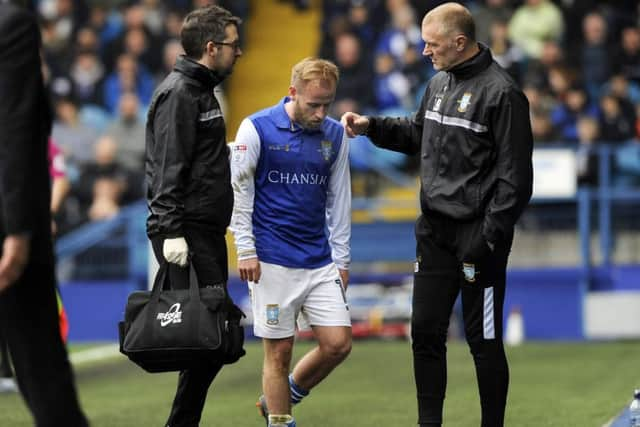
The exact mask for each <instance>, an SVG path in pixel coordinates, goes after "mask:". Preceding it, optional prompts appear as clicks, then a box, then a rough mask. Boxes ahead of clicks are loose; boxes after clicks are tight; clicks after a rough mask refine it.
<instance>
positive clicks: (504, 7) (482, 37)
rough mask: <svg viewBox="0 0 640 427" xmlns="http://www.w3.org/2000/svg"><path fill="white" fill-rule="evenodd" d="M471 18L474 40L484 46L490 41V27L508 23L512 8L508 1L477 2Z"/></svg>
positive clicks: (488, 0)
mask: <svg viewBox="0 0 640 427" xmlns="http://www.w3.org/2000/svg"><path fill="white" fill-rule="evenodd" d="M479 3H480V5H479V6H478V7H477V8H476V9H475V11H474V13H473V18H474V20H475V21H476V40H478V41H479V42H482V43H484V44H486V45H488V44H489V42H490V41H491V26H492V25H493V23H494V22H496V21H500V22H509V20H510V19H511V16H512V15H513V8H512V7H511V5H510V4H509V3H510V2H509V1H508V0H485V1H481V2H479Z"/></svg>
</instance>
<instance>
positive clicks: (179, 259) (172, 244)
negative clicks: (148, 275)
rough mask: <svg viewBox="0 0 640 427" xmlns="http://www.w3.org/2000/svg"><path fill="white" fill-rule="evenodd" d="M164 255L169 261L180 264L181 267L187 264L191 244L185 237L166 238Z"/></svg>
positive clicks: (163, 246) (163, 248) (163, 249)
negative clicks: (189, 244)
mask: <svg viewBox="0 0 640 427" xmlns="http://www.w3.org/2000/svg"><path fill="white" fill-rule="evenodd" d="M162 255H164V259H166V260H167V262H170V263H172V264H178V265H179V266H180V267H184V266H186V265H187V257H188V255H189V246H188V245H187V241H186V240H184V237H176V238H175V239H165V240H164V244H163V245H162Z"/></svg>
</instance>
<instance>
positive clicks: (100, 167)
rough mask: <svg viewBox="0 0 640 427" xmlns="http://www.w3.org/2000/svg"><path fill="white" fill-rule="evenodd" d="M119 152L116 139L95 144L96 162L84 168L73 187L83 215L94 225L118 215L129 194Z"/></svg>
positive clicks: (102, 139)
mask: <svg viewBox="0 0 640 427" xmlns="http://www.w3.org/2000/svg"><path fill="white" fill-rule="evenodd" d="M117 149H118V147H117V145H116V143H115V141H114V140H113V138H111V137H108V136H103V137H101V138H100V139H99V140H98V142H97V143H96V147H95V160H94V161H93V162H91V163H88V164H86V165H85V166H84V167H83V168H82V170H81V172H80V179H78V181H77V182H76V183H75V185H74V187H73V194H74V195H75V196H76V197H77V199H78V201H79V202H80V206H81V210H82V212H86V214H87V218H88V219H89V220H91V221H99V220H104V219H108V218H111V217H113V216H114V215H116V214H117V213H118V211H119V210H120V204H121V202H122V200H123V198H124V196H125V193H126V191H127V183H128V182H129V179H128V174H127V171H126V170H125V169H124V168H123V167H122V166H120V165H119V164H118V162H117V161H116V152H117Z"/></svg>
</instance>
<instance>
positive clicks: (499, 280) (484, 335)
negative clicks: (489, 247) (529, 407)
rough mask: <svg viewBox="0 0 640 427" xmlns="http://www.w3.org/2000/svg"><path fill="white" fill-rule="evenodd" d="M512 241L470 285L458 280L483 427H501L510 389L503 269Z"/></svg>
mask: <svg viewBox="0 0 640 427" xmlns="http://www.w3.org/2000/svg"><path fill="white" fill-rule="evenodd" d="M510 247H511V239H509V240H508V241H506V242H499V243H497V244H496V246H495V248H494V251H493V253H490V254H488V255H487V256H486V257H485V258H484V259H482V260H481V261H480V262H479V263H477V264H476V265H475V266H474V269H475V270H476V275H475V278H474V280H473V281H469V280H468V279H465V278H464V275H462V276H461V279H460V280H461V281H462V284H461V288H462V309H463V314H464V324H465V335H466V337H467V342H468V344H469V348H470V350H471V354H472V355H473V360H474V363H475V366H476V376H477V379H478V389H479V392H480V406H481V409H482V424H481V425H482V426H483V427H489V426H491V427H500V426H502V425H503V424H504V412H505V406H506V400H507V391H508V387H509V367H508V364H507V358H506V355H505V352H504V345H503V341H502V332H503V321H502V319H503V306H504V296H505V281H506V267H507V258H508V254H509V250H510Z"/></svg>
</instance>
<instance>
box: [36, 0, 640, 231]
mask: <svg viewBox="0 0 640 427" xmlns="http://www.w3.org/2000/svg"><path fill="white" fill-rule="evenodd" d="M210 3H218V4H221V5H222V6H224V7H226V8H228V9H229V10H231V11H232V12H233V13H234V14H235V15H237V16H240V17H243V18H245V19H246V18H247V17H248V14H249V12H250V11H249V4H250V1H249V0H218V1H215V0H138V1H132V0H111V1H106V0H73V1H72V0H39V1H38V7H37V8H38V13H39V15H40V19H41V26H42V35H43V43H44V49H43V57H44V60H45V63H46V66H47V67H46V70H45V71H46V74H47V76H48V80H49V84H50V87H51V92H52V94H53V102H54V106H55V112H56V120H55V124H54V128H53V133H52V138H53V141H54V142H55V143H56V144H57V145H58V146H59V147H60V148H61V150H62V152H63V153H64V154H65V155H66V163H67V175H68V177H69V181H70V182H71V191H70V195H69V197H68V198H67V200H66V202H65V208H64V209H61V212H60V213H59V214H58V216H59V217H58V223H59V228H62V230H61V231H62V232H64V231H65V230H67V229H69V228H70V227H74V226H76V225H78V224H81V223H83V222H85V221H87V220H99V219H104V218H109V217H111V216H112V215H114V214H115V213H117V211H118V209H119V208H120V206H122V205H123V204H126V203H128V202H130V201H133V200H137V199H139V198H140V197H141V196H142V195H143V170H144V169H143V156H144V129H145V113H146V109H147V107H148V103H149V100H150V98H151V95H152V92H153V89H154V87H155V85H156V84H157V82H158V81H159V80H160V79H162V78H163V77H164V76H165V75H166V74H167V73H168V72H169V71H170V69H171V68H172V66H173V63H174V61H175V58H176V56H177V55H179V54H180V53H181V52H182V49H181V46H180V43H179V41H178V31H179V28H180V24H181V22H182V19H183V17H184V15H185V14H186V13H187V12H188V11H189V10H191V9H193V8H195V7H199V6H202V5H205V4H210ZM291 3H293V4H294V5H295V6H296V7H297V8H299V9H300V10H301V13H304V10H305V9H306V8H308V7H309V5H310V4H311V3H312V2H310V1H302V0H296V1H291ZM441 3H444V1H430V0H325V1H323V2H322V9H323V19H322V24H321V29H320V31H321V34H322V40H321V44H320V46H319V47H318V56H321V57H323V58H327V59H331V60H333V61H334V62H335V63H336V64H337V65H338V66H339V68H340V72H341V79H340V83H339V86H338V90H337V94H336V102H335V103H334V106H333V112H332V115H333V116H334V117H339V116H340V115H341V114H342V113H343V112H344V111H359V112H364V113H373V112H376V113H382V114H384V115H407V114H410V113H411V112H412V111H414V109H415V108H416V105H417V103H418V102H419V100H420V98H421V96H422V93H423V90H424V87H425V85H426V83H427V82H428V80H429V78H430V77H431V76H432V75H433V74H434V70H433V68H432V67H431V64H430V62H429V61H428V60H425V59H424V58H423V57H422V51H423V48H424V42H423V41H422V39H421V32H420V22H421V19H422V17H423V16H424V14H425V13H426V11H428V10H430V9H431V8H433V7H435V6H437V5H439V4H441ZM462 3H464V4H465V5H466V6H467V7H469V8H470V9H471V10H472V12H473V13H474V16H475V20H476V24H477V39H478V41H480V42H482V43H484V44H486V45H487V46H489V47H490V49H491V51H492V53H493V55H494V58H495V59H496V60H497V61H498V62H499V63H500V64H501V65H502V66H503V67H505V68H506V69H507V70H508V71H509V72H510V74H511V75H512V76H513V78H514V79H515V80H516V81H517V82H518V83H519V84H520V85H521V87H522V88H523V89H524V91H525V93H526V95H527V97H528V98H529V102H530V105H531V122H532V128H533V132H534V138H535V141H536V144H540V145H542V144H546V145H553V144H555V145H560V144H562V145H566V144H573V147H577V148H576V150H577V153H578V159H579V161H578V175H579V181H580V182H581V183H583V184H588V185H596V184H597V180H598V177H597V158H596V156H595V154H594V153H595V150H594V149H593V147H594V146H595V145H596V143H605V144H611V145H612V146H615V147H620V150H618V152H619V153H621V154H619V155H616V156H614V161H615V164H614V166H615V167H616V170H617V171H619V172H620V173H621V179H620V180H619V182H620V183H623V184H625V185H638V184H640V179H639V177H640V154H639V152H640V150H639V149H637V148H636V145H637V146H638V147H640V143H637V142H636V141H638V140H640V138H639V136H640V122H639V120H638V117H640V25H639V5H640V1H637V0H635V1H634V0H617V1H611V2H600V1H596V0H557V1H556V0H554V1H551V0H519V1H518V0H475V1H467V2H462ZM241 39H242V35H241ZM634 144H635V145H634ZM369 145H370V144H366V146H369ZM363 146H364V144H352V147H356V148H358V149H362V148H363ZM358 155H363V154H358ZM385 161H388V163H389V164H391V165H393V166H394V167H397V168H399V169H401V170H402V171H403V172H407V173H412V172H413V171H415V165H416V164H417V162H416V161H414V160H413V159H408V160H407V159H405V158H404V157H402V158H398V157H389V158H388V159H385ZM362 163H364V162H362ZM365 166H366V165H365ZM355 172H356V173H357V172H358V171H357V170H356V171H355ZM624 174H626V175H624Z"/></svg>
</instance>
